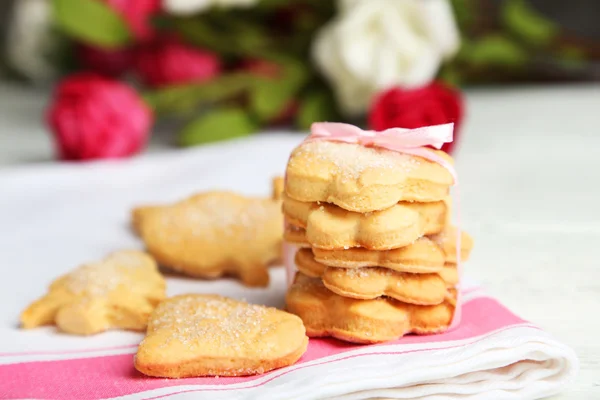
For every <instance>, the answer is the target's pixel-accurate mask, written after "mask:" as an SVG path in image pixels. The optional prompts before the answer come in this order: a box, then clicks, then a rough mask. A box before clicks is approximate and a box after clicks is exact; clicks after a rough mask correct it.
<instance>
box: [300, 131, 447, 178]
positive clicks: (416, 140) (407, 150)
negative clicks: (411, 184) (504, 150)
mask: <svg viewBox="0 0 600 400" xmlns="http://www.w3.org/2000/svg"><path fill="white" fill-rule="evenodd" d="M310 130H311V134H310V136H309V137H308V138H306V140H307V141H316V140H327V141H332V142H344V143H355V144H359V145H361V146H364V147H379V148H383V149H387V150H392V151H397V152H399V153H404V154H410V155H413V156H417V157H422V158H425V159H427V160H429V161H433V162H435V163H438V164H440V165H441V166H442V167H444V168H446V169H447V170H448V172H450V174H451V175H452V178H453V179H454V183H455V184H456V183H458V179H457V176H456V171H455V170H454V167H453V166H452V164H450V163H449V162H448V161H446V160H445V159H444V158H442V157H441V156H439V155H437V154H435V153H434V152H433V151H431V150H428V149H427V148H425V146H431V147H433V148H435V149H438V150H439V149H441V148H442V146H443V145H444V143H450V142H452V140H453V132H454V124H452V123H449V124H442V125H432V126H424V127H421V128H416V129H405V128H390V129H386V130H385V131H368V130H367V131H365V130H362V129H360V128H359V127H357V126H354V125H350V124H343V123H339V122H315V123H313V124H312V125H311V128H310Z"/></svg>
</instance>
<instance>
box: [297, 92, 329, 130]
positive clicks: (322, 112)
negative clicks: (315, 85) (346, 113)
mask: <svg viewBox="0 0 600 400" xmlns="http://www.w3.org/2000/svg"><path fill="white" fill-rule="evenodd" d="M337 118H338V115H337V112H336V111H335V102H334V100H333V98H332V97H331V95H330V93H328V92H327V91H318V92H316V91H314V92H311V93H308V94H307V95H306V96H305V97H304V98H303V99H302V101H301V103H300V108H299V109H298V114H297V116H296V125H297V126H298V128H299V129H302V130H308V129H309V128H310V125H311V124H312V123H313V122H320V121H335V120H337Z"/></svg>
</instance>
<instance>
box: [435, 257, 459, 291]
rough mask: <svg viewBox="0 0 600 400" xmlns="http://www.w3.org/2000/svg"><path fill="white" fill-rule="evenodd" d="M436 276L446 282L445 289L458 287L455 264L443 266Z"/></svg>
mask: <svg viewBox="0 0 600 400" xmlns="http://www.w3.org/2000/svg"><path fill="white" fill-rule="evenodd" d="M438 274H439V276H441V277H442V279H443V280H444V282H446V286H447V287H449V288H452V287H455V286H456V285H458V281H459V276H458V268H457V266H456V264H452V263H446V264H444V267H443V268H442V269H441V270H440V271H439V272H438Z"/></svg>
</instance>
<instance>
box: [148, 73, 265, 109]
mask: <svg viewBox="0 0 600 400" xmlns="http://www.w3.org/2000/svg"><path fill="white" fill-rule="evenodd" d="M254 80H255V78H254V76H253V75H251V74H246V73H234V74H229V75H221V76H220V77H218V78H215V79H213V80H211V81H209V82H202V83H193V84H186V85H176V86H169V87H166V88H161V89H157V90H154V91H150V92H147V93H145V94H144V99H145V100H146V102H147V103H148V104H149V105H150V107H152V108H153V110H154V112H155V113H157V114H159V115H164V114H185V113H189V112H191V111H195V110H196V109H197V108H198V107H200V106H201V105H205V104H209V103H215V102H218V101H221V100H225V99H228V98H231V97H233V96H236V95H239V94H240V93H242V92H244V91H247V90H249V89H250V88H251V87H252V86H253V85H254Z"/></svg>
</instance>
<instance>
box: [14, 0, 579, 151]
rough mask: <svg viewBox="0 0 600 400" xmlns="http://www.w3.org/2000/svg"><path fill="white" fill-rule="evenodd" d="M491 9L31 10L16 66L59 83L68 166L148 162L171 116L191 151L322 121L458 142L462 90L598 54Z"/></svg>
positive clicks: (545, 26) (420, 1)
mask: <svg viewBox="0 0 600 400" xmlns="http://www.w3.org/2000/svg"><path fill="white" fill-rule="evenodd" d="M486 3H487V2H484V1H481V2H480V1H473V0H453V1H450V0H426V1H424V0H337V1H327V0H295V1H288V0H135V1H133V0H17V1H16V2H15V3H14V7H13V17H12V19H11V21H10V25H9V31H8V35H7V42H6V46H5V47H6V52H5V53H6V64H7V65H8V67H9V70H10V71H12V72H13V73H16V74H17V75H20V76H22V77H26V78H27V79H29V80H32V81H53V80H58V85H57V87H56V89H55V95H54V97H53V103H52V104H51V106H50V107H49V111H48V121H49V126H50V127H51V129H52V131H53V132H54V134H55V137H56V139H57V144H58V146H57V147H58V149H59V155H60V157H61V158H63V159H71V160H81V159H92V158H106V157H125V156H129V155H132V154H135V153H136V152H138V151H139V150H140V149H142V148H143V146H144V144H145V143H146V141H147V140H148V136H149V134H150V133H149V132H150V130H151V127H152V124H153V123H155V122H156V121H160V120H169V121H175V125H176V126H178V132H177V133H176V135H177V138H176V139H177V142H178V143H179V144H181V145H183V146H192V145H198V144H203V143H209V142H214V141H218V140H225V139H230V138H234V137H241V136H245V135H249V134H252V133H255V132H258V131H260V130H264V129H266V128H269V127H274V126H278V125H285V126H293V127H295V128H297V129H301V130H305V129H307V128H308V127H309V125H310V124H311V123H312V122H313V121H341V122H351V123H355V124H358V125H363V126H366V127H368V128H370V129H375V130H382V129H386V128H390V127H398V126H400V127H406V128H415V127H419V126H425V125H432V124H439V123H446V122H454V123H455V125H456V134H458V133H459V132H460V127H461V120H462V116H463V114H464V106H463V102H462V97H461V92H460V89H459V88H460V87H462V86H464V85H468V84H476V83H488V82H498V81H506V80H519V79H524V78H525V77H528V76H531V75H532V71H534V72H533V74H534V75H535V76H540V73H539V66H540V65H543V66H546V67H547V65H548V64H552V63H554V64H560V66H561V67H562V69H561V71H563V73H564V71H567V72H568V71H569V68H577V67H578V66H580V65H581V61H582V60H583V59H584V57H585V52H584V51H582V50H581V48H580V47H578V46H576V44H573V43H571V42H567V41H565V40H564V39H563V35H562V33H561V30H560V29H559V28H558V27H557V26H556V25H555V24H553V23H552V22H551V21H549V20H547V19H544V18H542V17H541V16H540V15H539V14H538V13H537V12H535V10H533V9H532V8H531V7H530V6H529V5H528V3H527V2H526V1H525V0H506V1H504V2H502V3H501V6H499V7H500V8H499V9H498V10H496V13H495V14H493V15H495V16H496V17H495V18H493V19H490V18H489V13H487V11H489V10H488V8H486V7H484V5H485V4H486ZM536 68H537V69H536ZM555 70H556V69H554V70H553V71H555ZM553 73H554V72H553ZM542 75H543V74H542ZM546 75H547V76H550V75H552V74H551V73H549V74H546ZM445 150H447V151H450V150H451V148H446V149H445Z"/></svg>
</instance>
